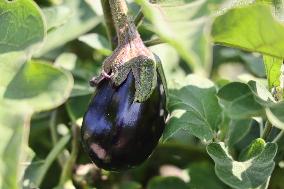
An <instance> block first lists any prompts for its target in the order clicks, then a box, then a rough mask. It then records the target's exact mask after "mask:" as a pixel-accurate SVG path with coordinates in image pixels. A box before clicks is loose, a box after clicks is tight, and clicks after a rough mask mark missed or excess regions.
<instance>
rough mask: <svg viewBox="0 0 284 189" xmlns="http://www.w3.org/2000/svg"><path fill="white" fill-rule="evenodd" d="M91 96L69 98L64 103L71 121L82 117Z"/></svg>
mask: <svg viewBox="0 0 284 189" xmlns="http://www.w3.org/2000/svg"><path fill="white" fill-rule="evenodd" d="M91 97H92V95H84V96H77V97H73V98H70V99H69V100H68V101H67V103H66V109H67V113H68V115H69V117H70V118H71V120H72V121H74V122H75V121H76V120H77V119H79V118H81V117H83V116H84V114H85V112H86V110H87V108H88V105H89V102H90V100H91Z"/></svg>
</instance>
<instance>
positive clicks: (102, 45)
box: [79, 33, 112, 56]
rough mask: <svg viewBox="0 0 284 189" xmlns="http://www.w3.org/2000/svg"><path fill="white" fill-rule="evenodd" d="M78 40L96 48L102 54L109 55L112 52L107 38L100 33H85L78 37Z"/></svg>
mask: <svg viewBox="0 0 284 189" xmlns="http://www.w3.org/2000/svg"><path fill="white" fill-rule="evenodd" d="M79 41H81V42H83V43H85V44H87V45H89V46H90V47H92V48H94V49H96V50H97V51H99V52H100V53H101V54H103V55H106V56H109V55H111V53H112V50H111V46H110V44H109V42H108V40H107V39H106V38H105V37H104V36H102V35H100V34H97V33H90V34H86V35H83V36H81V37H79Z"/></svg>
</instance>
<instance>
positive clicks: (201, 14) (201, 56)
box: [135, 0, 222, 74]
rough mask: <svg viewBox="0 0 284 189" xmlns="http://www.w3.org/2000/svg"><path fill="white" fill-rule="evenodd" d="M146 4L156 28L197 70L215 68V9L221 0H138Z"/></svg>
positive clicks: (140, 3) (146, 15) (148, 13)
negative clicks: (211, 32)
mask: <svg viewBox="0 0 284 189" xmlns="http://www.w3.org/2000/svg"><path fill="white" fill-rule="evenodd" d="M135 2H137V3H138V4H139V5H141V7H142V11H143V13H144V15H145V17H146V18H147V19H148V20H149V21H150V22H151V26H149V27H150V29H152V30H153V31H154V32H155V33H156V34H157V35H158V36H159V37H160V38H161V39H162V40H164V41H165V42H167V43H168V44H170V45H172V46H173V47H174V48H175V49H176V50H177V51H178V52H179V54H180V55H181V56H182V57H183V58H184V59H185V60H186V62H187V63H188V64H190V65H191V67H192V68H193V69H194V70H195V71H196V72H201V73H202V72H203V74H204V70H208V69H210V67H211V53H212V52H211V49H212V48H211V43H210V35H209V30H210V24H211V18H210V14H211V11H212V10H211V9H212V8H213V7H215V6H216V4H217V3H220V2H222V1H221V0H215V1H208V0H197V1H193V0H176V1H170V0H158V1H155V3H157V4H151V3H149V1H147V0H135Z"/></svg>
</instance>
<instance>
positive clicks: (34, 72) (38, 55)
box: [0, 0, 284, 189]
mask: <svg viewBox="0 0 284 189" xmlns="http://www.w3.org/2000/svg"><path fill="white" fill-rule="evenodd" d="M156 3H157V4H151V3H149V2H148V1H146V0H135V1H128V5H129V8H130V14H131V15H132V17H135V15H136V14H137V13H138V12H139V10H140V8H142V12H143V13H144V16H145V19H144V21H143V23H142V24H141V25H140V26H139V32H140V34H141V36H142V38H143V40H144V41H149V40H151V39H156V38H159V39H160V40H162V41H163V42H165V43H163V44H159V45H155V46H151V47H150V49H151V50H152V51H153V52H154V53H156V54H157V55H158V56H159V57H160V58H161V60H162V63H163V67H164V70H165V73H166V78H167V81H168V84H169V92H170V104H169V107H168V108H169V111H170V113H171V116H170V118H169V120H168V124H167V126H166V130H165V132H164V134H163V137H162V139H161V142H160V144H159V146H158V147H157V149H156V150H155V151H154V153H153V154H152V156H151V157H150V158H149V159H148V160H147V161H146V162H145V163H144V164H143V165H141V166H139V167H137V168H135V169H132V170H129V171H125V172H121V173H116V172H107V171H104V170H100V169H98V168H97V167H96V166H95V165H93V164H91V163H90V160H89V158H88V157H87V156H86V154H85V153H84V152H83V150H82V147H81V145H80V137H79V136H78V135H79V128H80V125H81V121H82V116H83V114H84V112H85V110H86V108H87V105H88V102H89V100H90V98H91V95H92V94H93V92H94V89H92V88H90V87H89V86H88V81H89V79H90V78H91V77H92V76H93V75H97V74H98V73H99V71H100V68H101V63H102V62H103V60H104V58H105V57H106V56H108V55H110V54H111V52H112V49H111V45H110V43H109V41H108V36H107V32H106V28H105V25H104V19H103V12H102V8H101V4H100V1H99V0H65V1H63V0H49V1H44V0H37V1H35V2H34V1H32V0H11V1H8V0H7V1H6V0H0V138H1V139H0V141H1V142H0V188H4V189H6V188H9V189H16V188H36V187H40V188H43V189H45V188H46V189H50V188H99V189H101V188H102V189H104V188H106V189H109V188H114V189H116V188H117V189H124V188H127V189H139V188H148V189H167V188H178V189H183V188H189V189H193V188H196V189H203V188H204V189H207V188H211V189H222V188H224V189H225V188H242V189H245V188H246V189H247V188H271V189H281V188H284V185H283V184H282V180H283V178H284V169H283V167H284V166H283V154H284V153H283V152H284V149H283V143H284V139H283V138H282V137H281V136H282V132H283V131H282V129H284V117H283V115H284V114H283V110H284V105H283V103H282V102H281V100H282V96H283V95H282V94H283V93H282V92H283V86H282V84H283V83H282V81H283V77H284V76H283V75H282V74H284V73H283V72H284V71H283V70H281V65H282V62H283V58H284V25H283V18H284V17H283V15H284V14H283V10H284V9H283V4H282V1H278V0H275V1H269V0H266V1H264V0H263V1H261V0H259V1H233V0H227V1H222V0H175V1H171V0H163V1H157V2H156ZM281 71H282V72H281ZM271 91H272V92H271ZM273 91H274V92H273ZM267 120H268V121H267ZM272 125H273V126H272ZM271 126H272V127H271ZM267 128H271V130H269V132H268V131H267Z"/></svg>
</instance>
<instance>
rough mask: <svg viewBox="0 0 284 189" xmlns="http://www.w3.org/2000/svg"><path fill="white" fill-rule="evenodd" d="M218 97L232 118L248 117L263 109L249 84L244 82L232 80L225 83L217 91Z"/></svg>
mask: <svg viewBox="0 0 284 189" xmlns="http://www.w3.org/2000/svg"><path fill="white" fill-rule="evenodd" d="M218 97H219V99H220V102H221V103H222V104H223V105H224V111H225V112H226V114H227V115H228V116H229V117H231V118H234V119H242V118H249V117H251V116H256V115H258V114H260V113H261V112H262V111H263V109H262V106H261V105H260V104H258V103H257V102H256V101H255V99H254V96H253V93H252V92H251V90H250V88H249V86H248V85H247V84H244V83H239V82H232V83H229V84H228V85H225V86H224V87H222V88H221V89H220V90H219V91H218Z"/></svg>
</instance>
